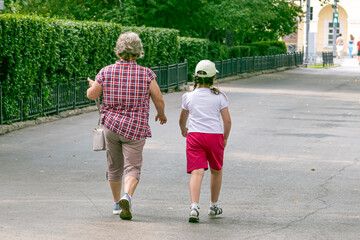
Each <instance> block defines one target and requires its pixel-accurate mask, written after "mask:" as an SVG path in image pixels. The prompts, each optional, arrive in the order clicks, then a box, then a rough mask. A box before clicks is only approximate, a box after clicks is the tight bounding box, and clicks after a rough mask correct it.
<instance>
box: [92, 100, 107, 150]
mask: <svg viewBox="0 0 360 240" xmlns="http://www.w3.org/2000/svg"><path fill="white" fill-rule="evenodd" d="M95 102H96V106H97V108H98V111H99V121H98V125H97V127H96V128H95V129H94V133H93V150H94V151H103V150H105V149H106V148H105V136H104V126H103V125H101V123H100V119H101V113H100V98H97V99H96V100H95Z"/></svg>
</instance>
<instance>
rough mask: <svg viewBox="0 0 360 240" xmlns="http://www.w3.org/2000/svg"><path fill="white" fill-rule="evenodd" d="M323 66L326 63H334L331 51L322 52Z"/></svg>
mask: <svg viewBox="0 0 360 240" xmlns="http://www.w3.org/2000/svg"><path fill="white" fill-rule="evenodd" d="M322 59H323V67H326V66H327V65H334V55H333V52H322Z"/></svg>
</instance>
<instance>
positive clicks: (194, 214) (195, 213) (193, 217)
mask: <svg viewBox="0 0 360 240" xmlns="http://www.w3.org/2000/svg"><path fill="white" fill-rule="evenodd" d="M189 222H199V210H198V208H192V209H191V211H190V216H189Z"/></svg>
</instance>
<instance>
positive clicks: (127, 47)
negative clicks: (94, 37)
mask: <svg viewBox="0 0 360 240" xmlns="http://www.w3.org/2000/svg"><path fill="white" fill-rule="evenodd" d="M114 51H115V53H116V55H117V56H118V57H119V58H122V59H124V60H126V61H129V60H130V57H132V58H134V59H133V60H135V59H137V58H142V57H143V56H144V52H143V45H142V43H141V39H140V37H139V35H138V34H136V33H134V32H125V33H122V34H120V36H119V39H118V40H117V42H116V47H115V49H114Z"/></svg>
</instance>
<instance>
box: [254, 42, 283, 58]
mask: <svg viewBox="0 0 360 240" xmlns="http://www.w3.org/2000/svg"><path fill="white" fill-rule="evenodd" d="M248 45H249V46H250V47H254V48H255V55H256V56H266V55H276V54H285V53H286V52H287V49H286V45H285V42H283V41H263V42H254V43H250V44H248Z"/></svg>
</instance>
